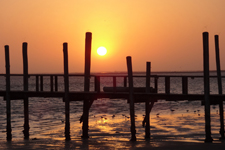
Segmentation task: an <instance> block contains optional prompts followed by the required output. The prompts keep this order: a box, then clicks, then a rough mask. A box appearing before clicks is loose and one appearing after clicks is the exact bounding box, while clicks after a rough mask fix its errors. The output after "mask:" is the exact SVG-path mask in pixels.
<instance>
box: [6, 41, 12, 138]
mask: <svg viewBox="0 0 225 150" xmlns="http://www.w3.org/2000/svg"><path fill="white" fill-rule="evenodd" d="M5 69H6V93H5V96H6V113H7V114H6V117H7V126H6V135H7V136H6V139H7V141H11V140H12V128H11V101H10V61H9V46H8V45H5Z"/></svg>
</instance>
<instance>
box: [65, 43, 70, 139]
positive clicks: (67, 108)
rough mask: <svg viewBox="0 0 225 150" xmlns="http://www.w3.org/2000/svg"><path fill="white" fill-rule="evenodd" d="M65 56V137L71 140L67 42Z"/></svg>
mask: <svg viewBox="0 0 225 150" xmlns="http://www.w3.org/2000/svg"><path fill="white" fill-rule="evenodd" d="M63 56H64V86H65V87H64V91H65V96H64V100H65V118H66V121H65V137H66V140H67V141H69V140H70V100H69V69H68V68H69V67H68V50H67V43H63Z"/></svg>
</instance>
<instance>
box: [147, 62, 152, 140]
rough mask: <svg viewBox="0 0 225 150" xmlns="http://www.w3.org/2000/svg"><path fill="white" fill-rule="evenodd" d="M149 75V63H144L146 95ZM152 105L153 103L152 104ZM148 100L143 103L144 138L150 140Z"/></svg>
mask: <svg viewBox="0 0 225 150" xmlns="http://www.w3.org/2000/svg"><path fill="white" fill-rule="evenodd" d="M150 75H151V62H147V63H146V93H150ZM152 103H153V102H152ZM149 113H150V107H149V98H147V99H146V102H145V117H146V126H145V138H146V139H149V138H150V121H149V118H150V117H149Z"/></svg>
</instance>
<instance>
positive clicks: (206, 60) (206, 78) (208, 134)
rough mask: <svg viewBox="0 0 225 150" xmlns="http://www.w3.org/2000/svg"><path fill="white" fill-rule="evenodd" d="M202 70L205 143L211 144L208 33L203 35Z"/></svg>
mask: <svg viewBox="0 0 225 150" xmlns="http://www.w3.org/2000/svg"><path fill="white" fill-rule="evenodd" d="M203 68H204V97H205V98H204V99H205V132H206V138H205V142H212V140H213V139H212V137H211V124H210V121H211V120H210V99H209V92H210V88H209V39H208V32H204V33H203Z"/></svg>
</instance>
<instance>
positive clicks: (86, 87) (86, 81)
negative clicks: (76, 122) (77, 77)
mask: <svg viewBox="0 0 225 150" xmlns="http://www.w3.org/2000/svg"><path fill="white" fill-rule="evenodd" d="M91 40H92V33H91V32H87V33H86V38H85V70H84V91H85V92H89V90H90V77H91V76H90V74H91V73H90V72H91V71H90V70H91ZM89 103H90V100H89V99H85V100H84V103H83V135H82V138H89V136H88V116H89Z"/></svg>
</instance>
